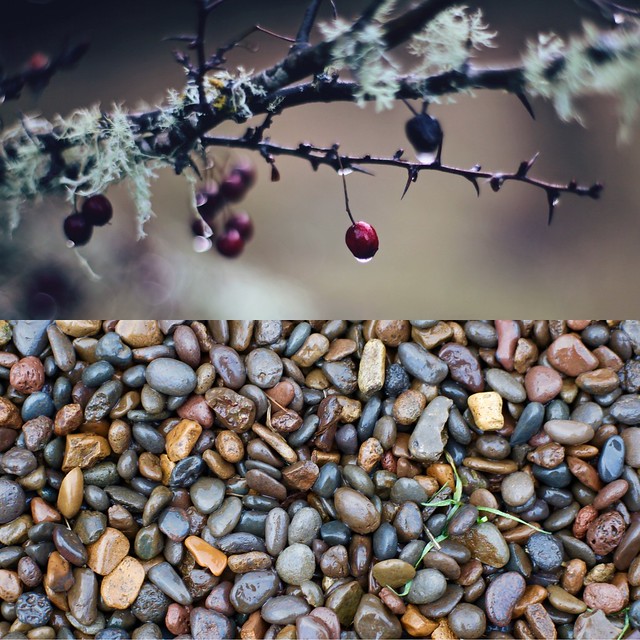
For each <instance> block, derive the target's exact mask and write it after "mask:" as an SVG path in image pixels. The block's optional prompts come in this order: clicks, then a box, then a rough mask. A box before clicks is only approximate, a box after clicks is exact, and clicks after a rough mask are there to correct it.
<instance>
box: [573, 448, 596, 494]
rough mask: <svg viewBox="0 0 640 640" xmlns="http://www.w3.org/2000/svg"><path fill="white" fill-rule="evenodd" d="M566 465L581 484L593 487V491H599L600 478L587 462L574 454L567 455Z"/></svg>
mask: <svg viewBox="0 0 640 640" xmlns="http://www.w3.org/2000/svg"><path fill="white" fill-rule="evenodd" d="M567 465H568V467H569V471H571V473H572V474H573V475H574V476H575V477H576V478H578V480H580V482H582V484H584V485H586V486H587V487H589V489H593V490H594V491H600V489H602V480H600V477H599V476H598V472H597V470H596V469H595V468H594V467H592V466H591V465H590V464H589V463H588V462H585V461H584V460H580V458H575V457H574V456H567Z"/></svg>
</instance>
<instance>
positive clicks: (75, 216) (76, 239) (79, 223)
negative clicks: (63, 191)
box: [63, 212, 93, 245]
mask: <svg viewBox="0 0 640 640" xmlns="http://www.w3.org/2000/svg"><path fill="white" fill-rule="evenodd" d="M63 228H64V235H65V236H67V238H68V239H69V240H71V242H73V244H75V245H83V244H87V242H89V240H90V239H91V234H92V233H93V225H92V224H91V223H90V222H89V220H87V218H86V217H85V216H84V214H83V213H79V212H75V213H72V214H71V215H68V216H67V217H66V218H65V219H64V224H63Z"/></svg>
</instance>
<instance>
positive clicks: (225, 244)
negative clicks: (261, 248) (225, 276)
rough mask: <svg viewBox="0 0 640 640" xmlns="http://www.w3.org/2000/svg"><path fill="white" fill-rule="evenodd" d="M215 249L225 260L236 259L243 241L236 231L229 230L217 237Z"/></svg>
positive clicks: (242, 246) (240, 251)
mask: <svg viewBox="0 0 640 640" xmlns="http://www.w3.org/2000/svg"><path fill="white" fill-rule="evenodd" d="M216 249H217V251H218V253H219V254H220V255H222V256H225V258H237V257H238V256H239V255H240V254H241V253H242V251H243V249H244V240H243V239H242V236H241V235H240V232H239V231H238V230H237V229H229V230H227V231H225V232H224V233H221V234H220V235H219V236H218V237H217V239H216Z"/></svg>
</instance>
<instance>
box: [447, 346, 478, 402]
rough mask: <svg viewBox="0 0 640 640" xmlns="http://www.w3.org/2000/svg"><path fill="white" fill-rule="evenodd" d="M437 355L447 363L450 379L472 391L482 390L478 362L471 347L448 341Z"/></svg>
mask: <svg viewBox="0 0 640 640" xmlns="http://www.w3.org/2000/svg"><path fill="white" fill-rule="evenodd" d="M438 355H439V356H440V358H441V359H442V360H443V361H444V362H445V363H446V364H447V365H448V367H449V373H450V375H451V379H452V380H454V381H455V382H457V383H459V384H460V385H462V386H463V387H464V388H465V389H466V390H468V391H471V392H472V393H477V392H479V391H484V380H483V378H482V370H481V369H480V362H479V361H478V358H477V356H476V355H475V354H474V352H473V351H471V349H469V348H468V347H465V346H464V345H461V344H456V343H455V342H449V343H447V344H445V345H444V346H443V347H442V348H441V349H440V352H439V353H438Z"/></svg>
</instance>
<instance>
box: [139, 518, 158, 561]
mask: <svg viewBox="0 0 640 640" xmlns="http://www.w3.org/2000/svg"><path fill="white" fill-rule="evenodd" d="M163 547H164V539H163V537H162V534H161V533H160V529H159V528H158V525H157V524H155V523H153V524H150V525H147V526H146V527H142V528H141V529H140V530H139V531H138V533H137V534H136V539H135V543H134V548H135V552H136V556H137V557H138V558H140V559H141V560H151V558H155V557H156V556H157V555H158V554H159V553H160V552H161V551H162V548H163Z"/></svg>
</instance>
